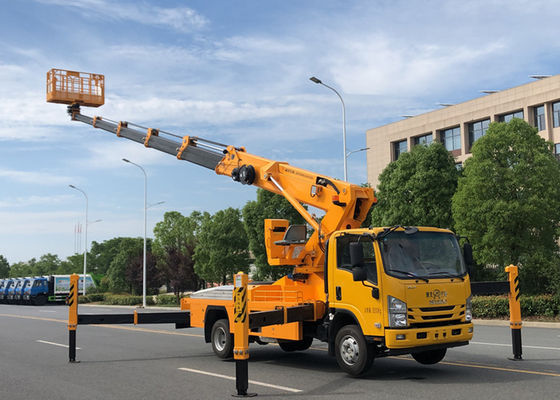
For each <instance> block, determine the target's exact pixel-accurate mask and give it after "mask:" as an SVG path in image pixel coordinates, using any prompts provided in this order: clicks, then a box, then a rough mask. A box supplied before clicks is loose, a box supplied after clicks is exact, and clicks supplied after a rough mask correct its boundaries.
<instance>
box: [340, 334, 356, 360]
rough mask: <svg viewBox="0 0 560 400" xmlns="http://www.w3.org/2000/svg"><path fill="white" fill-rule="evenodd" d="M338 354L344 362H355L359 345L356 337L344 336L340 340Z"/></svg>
mask: <svg viewBox="0 0 560 400" xmlns="http://www.w3.org/2000/svg"><path fill="white" fill-rule="evenodd" d="M340 354H341V356H342V360H343V361H344V362H345V363H346V364H348V365H354V364H356V362H358V358H359V356H360V346H359V345H358V342H357V341H356V339H354V338H353V337H352V336H344V337H343V338H342V340H341V341H340Z"/></svg>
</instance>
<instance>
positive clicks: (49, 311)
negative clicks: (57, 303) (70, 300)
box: [39, 310, 56, 313]
mask: <svg viewBox="0 0 560 400" xmlns="http://www.w3.org/2000/svg"><path fill="white" fill-rule="evenodd" d="M39 312H45V313H55V312H56V311H52V310H39Z"/></svg>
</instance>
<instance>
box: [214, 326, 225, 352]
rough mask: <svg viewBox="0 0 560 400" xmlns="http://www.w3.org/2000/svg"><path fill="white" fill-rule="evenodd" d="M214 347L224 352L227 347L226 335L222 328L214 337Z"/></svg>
mask: <svg viewBox="0 0 560 400" xmlns="http://www.w3.org/2000/svg"><path fill="white" fill-rule="evenodd" d="M214 346H216V349H217V350H218V351H223V350H224V348H225V347H226V333H225V331H224V330H223V329H222V328H220V329H217V330H216V335H215V336H214Z"/></svg>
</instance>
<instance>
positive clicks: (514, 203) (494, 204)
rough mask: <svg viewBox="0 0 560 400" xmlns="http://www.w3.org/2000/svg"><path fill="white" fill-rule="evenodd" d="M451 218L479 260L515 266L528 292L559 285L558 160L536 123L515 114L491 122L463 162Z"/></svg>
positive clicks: (499, 266) (500, 265) (501, 266)
mask: <svg viewBox="0 0 560 400" xmlns="http://www.w3.org/2000/svg"><path fill="white" fill-rule="evenodd" d="M453 216H454V218H455V221H456V226H457V231H458V232H459V233H460V234H461V235H466V236H468V237H469V239H470V242H471V243H472V245H473V250H474V255H475V258H476V260H477V262H479V263H482V264H485V265H491V266H497V267H498V268H499V269H500V270H501V269H503V267H504V266H506V265H508V264H515V265H518V266H519V267H520V275H521V277H520V282H521V285H522V289H523V290H524V291H526V292H542V291H546V290H550V289H551V288H552V285H554V284H555V283H558V275H559V261H558V223H559V221H560V164H559V163H558V161H557V160H556V159H555V157H554V155H553V154H552V145H551V143H548V142H546V141H545V140H544V139H543V138H541V137H540V136H539V135H538V133H537V130H536V128H533V127H531V126H529V124H527V123H526V122H525V121H523V120H520V119H513V120H512V121H511V122H509V123H507V124H506V123H492V124H490V127H489V128H488V131H487V132H486V135H484V136H483V137H482V138H480V139H478V140H477V141H476V142H475V144H474V146H473V148H472V157H471V158H470V159H468V160H467V161H466V162H465V166H464V170H463V177H462V178H461V179H460V180H459V186H458V189H457V193H456V194H455V196H454V197H453Z"/></svg>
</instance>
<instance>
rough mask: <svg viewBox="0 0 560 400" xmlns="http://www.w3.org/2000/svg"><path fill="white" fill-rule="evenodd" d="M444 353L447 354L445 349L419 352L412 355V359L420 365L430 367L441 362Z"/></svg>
mask: <svg viewBox="0 0 560 400" xmlns="http://www.w3.org/2000/svg"><path fill="white" fill-rule="evenodd" d="M445 353H447V349H437V350H428V351H420V352H418V353H412V358H414V359H415V360H416V361H418V362H419V363H420V364H424V365H431V364H437V363H438V362H440V361H441V360H443V357H445Z"/></svg>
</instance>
